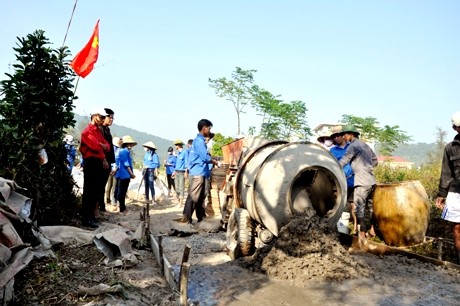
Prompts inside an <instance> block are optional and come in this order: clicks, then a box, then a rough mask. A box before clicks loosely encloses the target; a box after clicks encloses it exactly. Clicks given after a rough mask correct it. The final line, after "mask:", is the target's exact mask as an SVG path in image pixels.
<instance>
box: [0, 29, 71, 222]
mask: <svg viewBox="0 0 460 306" xmlns="http://www.w3.org/2000/svg"><path fill="white" fill-rule="evenodd" d="M13 50H14V51H15V52H16V61H15V63H14V65H13V68H14V71H13V73H12V74H9V73H6V76H7V79H5V80H3V81H1V82H0V116H1V117H0V118H1V119H0V141H1V143H2V150H1V151H0V164H1V165H2V167H1V168H0V176H2V177H4V178H7V179H13V180H15V181H16V182H17V183H18V184H19V185H20V186H22V187H24V188H27V189H26V190H25V191H24V192H23V193H24V194H25V195H26V196H28V197H30V198H32V200H33V206H32V215H31V218H32V219H35V220H37V221H39V222H40V223H45V224H57V223H61V222H63V218H64V217H69V218H70V217H72V216H71V215H69V213H65V212H63V210H66V209H67V208H71V207H70V206H72V204H75V203H76V197H75V195H74V194H73V192H72V190H73V186H74V184H73V180H72V178H71V177H70V174H69V171H68V170H67V168H66V166H65V164H64V161H65V158H66V151H65V148H64V144H63V134H64V129H65V128H66V127H68V126H73V125H74V124H75V121H74V119H73V113H72V109H73V104H72V102H73V98H74V97H73V91H72V89H73V85H72V81H73V80H74V77H73V76H74V74H73V73H72V71H71V70H70V68H69V66H68V61H66V57H67V56H68V55H69V51H68V50H67V48H65V47H63V48H60V49H57V50H56V49H52V48H50V47H49V41H48V39H47V38H46V37H45V35H44V31H42V30H37V31H35V32H34V33H33V34H29V35H27V37H26V38H18V43H17V47H15V48H13ZM42 148H45V149H46V152H47V154H48V163H46V164H44V165H41V166H40V164H39V159H38V152H39V150H41V149H42ZM73 208H74V207H73Z"/></svg>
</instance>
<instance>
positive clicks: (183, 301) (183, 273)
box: [179, 262, 190, 306]
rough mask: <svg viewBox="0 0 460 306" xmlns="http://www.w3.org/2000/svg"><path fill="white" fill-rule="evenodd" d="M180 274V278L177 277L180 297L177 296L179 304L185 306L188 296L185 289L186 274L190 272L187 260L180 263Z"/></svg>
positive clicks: (186, 282)
mask: <svg viewBox="0 0 460 306" xmlns="http://www.w3.org/2000/svg"><path fill="white" fill-rule="evenodd" d="M180 270H181V274H180V279H179V288H180V289H179V292H180V298H179V304H180V305H181V306H187V304H188V296H187V290H188V276H189V274H190V264H189V263H188V262H184V263H182V265H181V267H180Z"/></svg>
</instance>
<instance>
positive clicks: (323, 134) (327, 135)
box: [316, 130, 331, 142]
mask: <svg viewBox="0 0 460 306" xmlns="http://www.w3.org/2000/svg"><path fill="white" fill-rule="evenodd" d="M324 138H331V131H329V130H327V131H321V132H319V133H318V138H317V139H316V140H318V141H320V142H321V140H323V139H324Z"/></svg>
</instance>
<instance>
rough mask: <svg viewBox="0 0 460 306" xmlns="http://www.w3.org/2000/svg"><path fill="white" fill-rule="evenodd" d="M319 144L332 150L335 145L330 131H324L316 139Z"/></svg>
mask: <svg viewBox="0 0 460 306" xmlns="http://www.w3.org/2000/svg"><path fill="white" fill-rule="evenodd" d="M316 140H317V141H318V143H319V144H320V145H321V146H322V147H323V148H325V149H326V150H328V151H329V150H330V149H331V148H332V146H333V145H334V142H333V139H332V138H331V132H330V131H323V132H321V133H319V135H318V138H317V139H316Z"/></svg>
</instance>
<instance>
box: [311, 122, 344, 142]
mask: <svg viewBox="0 0 460 306" xmlns="http://www.w3.org/2000/svg"><path fill="white" fill-rule="evenodd" d="M336 125H343V124H341V123H320V124H319V125H317V126H316V127H315V128H314V129H313V136H311V139H310V141H311V142H318V141H317V139H318V137H319V136H320V135H324V134H325V133H326V132H330V131H332V128H333V127H334V126H336Z"/></svg>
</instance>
